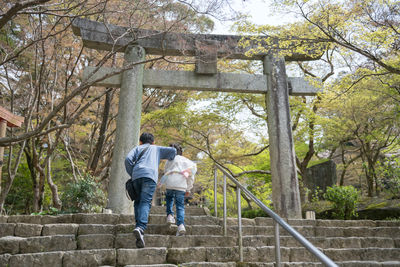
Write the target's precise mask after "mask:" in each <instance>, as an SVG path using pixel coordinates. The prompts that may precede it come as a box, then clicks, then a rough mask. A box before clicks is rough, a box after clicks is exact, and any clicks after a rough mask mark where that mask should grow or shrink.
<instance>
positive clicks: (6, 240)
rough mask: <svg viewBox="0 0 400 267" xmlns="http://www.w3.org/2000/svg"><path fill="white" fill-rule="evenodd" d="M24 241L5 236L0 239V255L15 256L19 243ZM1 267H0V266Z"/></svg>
mask: <svg viewBox="0 0 400 267" xmlns="http://www.w3.org/2000/svg"><path fill="white" fill-rule="evenodd" d="M21 240H24V238H22V237H17V236H5V237H1V238H0V254H5V253H9V254H17V253H19V243H20V241H21ZM0 266H2V265H0Z"/></svg>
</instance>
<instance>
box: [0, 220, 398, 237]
mask: <svg viewBox="0 0 400 267" xmlns="http://www.w3.org/2000/svg"><path fill="white" fill-rule="evenodd" d="M134 227H135V225H134V224H132V223H131V224H116V225H113V224H45V225H41V224H27V223H3V224H0V237H3V236H18V237H33V236H45V235H57V234H58V235H60V234H66V235H70V234H72V235H82V234H116V233H131V232H132V231H133V229H134ZM293 228H294V229H295V230H297V231H298V232H299V233H300V234H302V235H303V236H304V237H306V238H310V237H371V236H373V237H387V238H395V239H397V238H400V231H399V230H400V228H398V227H318V226H316V227H312V226H293ZM176 229H177V228H176V225H167V224H165V223H164V224H149V225H148V229H147V230H146V234H164V235H175V233H176ZM237 232H238V227H237V226H228V228H227V234H228V236H237ZM242 233H243V235H259V236H271V235H273V234H274V227H272V226H249V225H245V226H243V227H242ZM186 234H187V235H222V234H223V227H222V226H220V225H187V226H186ZM280 236H282V237H284V236H289V234H288V233H287V232H286V231H285V230H282V231H280Z"/></svg>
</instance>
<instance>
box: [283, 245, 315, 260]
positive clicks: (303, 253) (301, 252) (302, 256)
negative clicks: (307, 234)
mask: <svg viewBox="0 0 400 267" xmlns="http://www.w3.org/2000/svg"><path fill="white" fill-rule="evenodd" d="M289 259H290V261H293V262H296V261H297V262H304V261H305V262H309V261H319V260H318V258H317V257H315V256H314V255H313V254H311V253H310V252H309V251H308V250H307V249H306V248H303V247H298V248H290V256H289Z"/></svg>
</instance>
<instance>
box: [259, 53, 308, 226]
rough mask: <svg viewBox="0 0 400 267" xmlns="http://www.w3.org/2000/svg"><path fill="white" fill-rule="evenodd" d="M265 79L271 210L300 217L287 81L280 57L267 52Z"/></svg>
mask: <svg viewBox="0 0 400 267" xmlns="http://www.w3.org/2000/svg"><path fill="white" fill-rule="evenodd" d="M263 64H264V70H263V72H264V74H265V76H266V80H267V86H268V90H267V94H266V97H265V104H266V106H267V112H268V122H267V123H268V136H269V144H270V145H269V154H270V161H271V162H270V163H271V164H270V168H271V180H272V202H273V203H274V210H275V211H276V212H277V214H278V215H280V216H281V217H283V218H289V219H300V218H301V201H300V193H299V183H298V178H297V172H296V159H295V151H294V144H293V136H292V129H291V127H290V125H291V122H290V108H289V92H288V82H287V79H286V68H285V62H284V59H283V58H281V57H278V56H275V55H272V54H269V55H267V56H265V57H264V59H263Z"/></svg>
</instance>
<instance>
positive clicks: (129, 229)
mask: <svg viewBox="0 0 400 267" xmlns="http://www.w3.org/2000/svg"><path fill="white" fill-rule="evenodd" d="M150 226H151V225H148V227H150ZM134 229H135V225H134V224H117V225H116V226H115V233H116V234H128V233H133V230H134ZM146 233H149V232H148V231H146Z"/></svg>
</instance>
